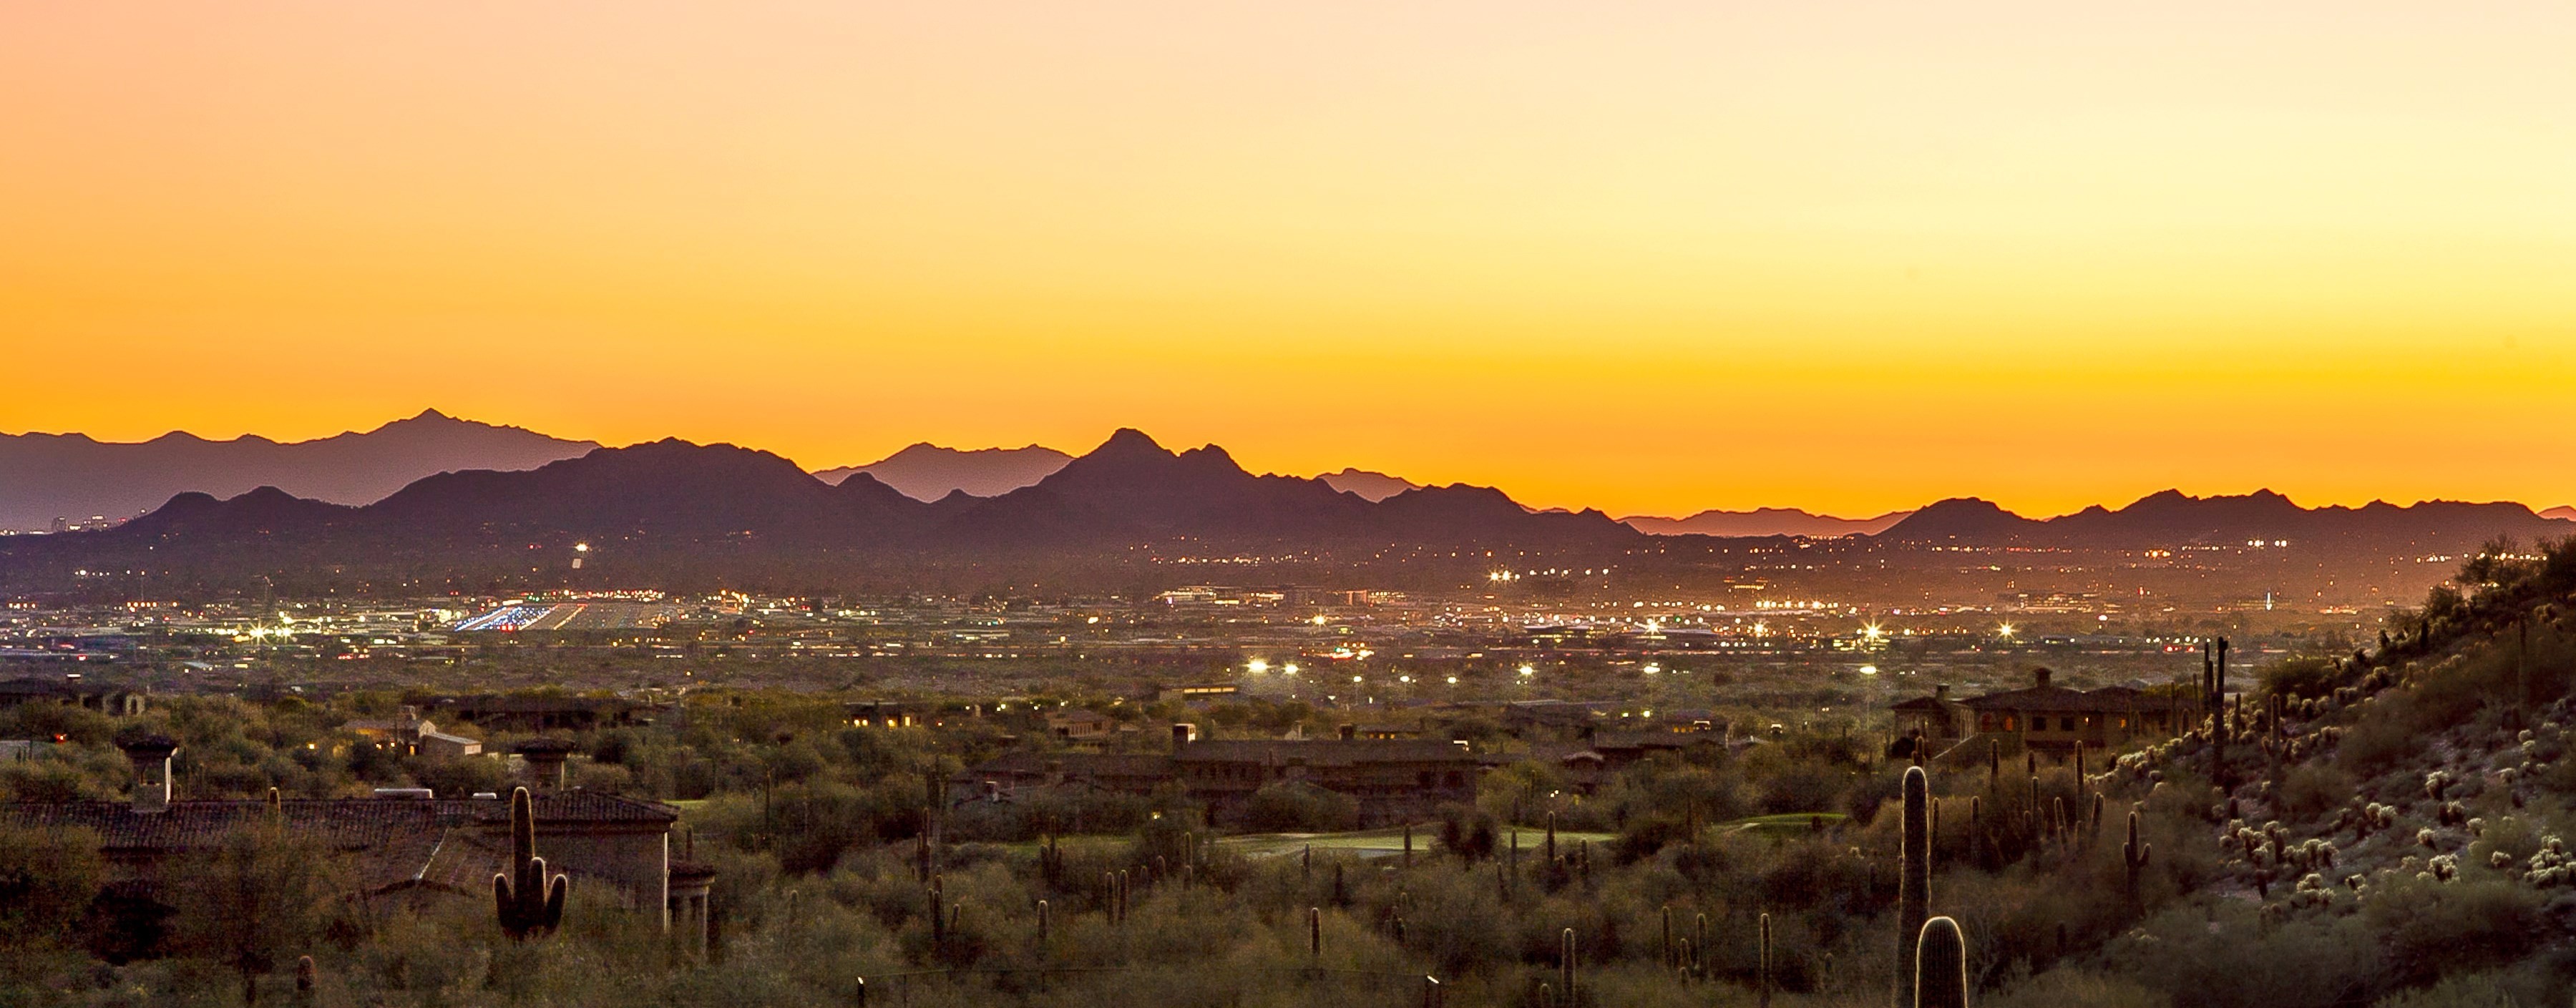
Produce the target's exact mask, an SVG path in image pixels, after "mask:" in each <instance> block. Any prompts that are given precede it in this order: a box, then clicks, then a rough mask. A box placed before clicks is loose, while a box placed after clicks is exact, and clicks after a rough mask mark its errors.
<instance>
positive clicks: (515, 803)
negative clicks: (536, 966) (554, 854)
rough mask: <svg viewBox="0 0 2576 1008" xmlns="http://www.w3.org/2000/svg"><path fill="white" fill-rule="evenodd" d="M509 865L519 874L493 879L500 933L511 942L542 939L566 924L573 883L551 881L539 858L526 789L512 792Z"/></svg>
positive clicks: (533, 813) (561, 878)
mask: <svg viewBox="0 0 2576 1008" xmlns="http://www.w3.org/2000/svg"><path fill="white" fill-rule="evenodd" d="M510 866H511V871H512V872H515V873H516V874H517V876H518V877H517V879H516V881H513V880H512V878H511V873H502V874H498V875H494V876H492V908H493V912H494V914H495V915H496V916H498V917H499V918H500V920H501V933H502V934H506V935H509V936H510V938H511V939H512V940H522V939H527V938H542V937H545V936H546V934H548V933H549V932H552V931H553V930H554V929H555V928H556V927H558V926H561V925H562V924H563V909H564V897H565V896H566V894H567V893H568V892H569V891H570V890H571V888H572V880H571V879H568V878H565V877H564V876H562V875H556V876H552V877H551V878H549V877H548V876H547V875H546V860H545V859H544V858H541V857H538V856H537V814H536V810H535V807H534V805H533V804H532V803H531V802H530V801H529V799H528V789H527V788H517V789H513V790H512V791H511V792H510Z"/></svg>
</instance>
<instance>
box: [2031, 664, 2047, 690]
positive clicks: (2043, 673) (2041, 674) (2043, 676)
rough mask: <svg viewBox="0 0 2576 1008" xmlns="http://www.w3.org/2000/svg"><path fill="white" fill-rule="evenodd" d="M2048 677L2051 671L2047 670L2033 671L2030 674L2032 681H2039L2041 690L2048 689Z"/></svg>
mask: <svg viewBox="0 0 2576 1008" xmlns="http://www.w3.org/2000/svg"><path fill="white" fill-rule="evenodd" d="M2048 676H2049V671H2048V670H2047V669H2045V668H2039V669H2032V670H2031V673H2030V677H2031V678H2032V679H2035V680H2038V683H2039V688H2041V689H2047V688H2048Z"/></svg>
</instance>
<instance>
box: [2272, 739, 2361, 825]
mask: <svg viewBox="0 0 2576 1008" xmlns="http://www.w3.org/2000/svg"><path fill="white" fill-rule="evenodd" d="M2347 744H2349V743H2347ZM2352 795H2353V779H2352V775H2351V774H2348V773H2345V772H2343V771H2342V770H2341V769H2338V768H2336V767H2335V766H2333V765H2332V764H2327V763H2321V762H2320V763H2301V764H2298V765H2296V766H2293V767H2291V768H2290V770H2289V772H2288V773H2286V774H2283V775H2282V777H2281V786H2280V787H2279V788H2277V789H2275V790H2274V792H2273V803H2274V805H2275V806H2276V808H2275V818H2279V819H2285V820H2290V821H2299V820H2306V819H2314V818H2316V817H2318V816H2321V815H2324V814H2325V813H2327V812H2329V811H2331V810H2333V809H2334V808H2335V807H2337V806H2339V805H2342V804H2343V803H2345V802H2347V801H2350V800H2352Z"/></svg>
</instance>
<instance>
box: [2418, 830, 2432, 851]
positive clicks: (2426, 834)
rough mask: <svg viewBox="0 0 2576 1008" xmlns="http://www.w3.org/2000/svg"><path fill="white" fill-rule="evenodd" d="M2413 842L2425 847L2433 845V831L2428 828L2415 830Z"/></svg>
mask: <svg viewBox="0 0 2576 1008" xmlns="http://www.w3.org/2000/svg"><path fill="white" fill-rule="evenodd" d="M2415 842H2416V843H2417V844H2420V845H2423V846H2425V847H2431V846H2433V831H2432V830H2431V829H2429V828H2427V829H2419V830H2416V831H2415Z"/></svg>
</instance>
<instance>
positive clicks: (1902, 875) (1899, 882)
mask: <svg viewBox="0 0 2576 1008" xmlns="http://www.w3.org/2000/svg"><path fill="white" fill-rule="evenodd" d="M1931 790H1932V781H1931V778H1929V777H1927V776H1925V775H1924V773H1923V768H1922V767H1907V768H1905V819H1904V832H1903V835H1902V836H1901V837H1900V838H1899V840H1898V846H1897V862H1898V869H1899V870H1898V872H1897V879H1896V926H1897V942H1896V975H1897V976H1898V977H1899V978H1900V982H1899V983H1898V984H1897V996H1896V1008H1913V1004H1914V992H1913V990H1912V989H1911V988H1908V987H1907V986H1906V985H1905V984H1904V983H1902V982H1901V978H1904V977H1910V976H1913V975H1914V947H1915V941H1916V938H1917V937H1918V936H1919V935H1920V933H1921V932H1922V930H1923V920H1924V918H1926V917H1928V916H1930V915H1931V908H1932V892H1931V889H1932V836H1931V832H1932V829H1931V818H1930V812H1929V811H1927V809H1926V806H1927V805H1929V804H1930V801H1931Z"/></svg>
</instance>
